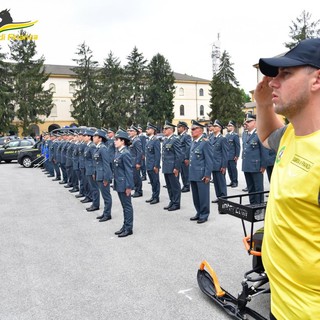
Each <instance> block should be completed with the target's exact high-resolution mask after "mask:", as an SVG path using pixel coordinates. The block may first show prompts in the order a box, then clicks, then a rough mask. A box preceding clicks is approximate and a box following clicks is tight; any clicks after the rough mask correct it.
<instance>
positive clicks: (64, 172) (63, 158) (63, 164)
mask: <svg viewBox="0 0 320 320" xmlns="http://www.w3.org/2000/svg"><path fill="white" fill-rule="evenodd" d="M67 139H68V135H67V131H66V130H64V131H63V132H62V141H61V143H60V145H59V147H58V150H57V152H60V158H59V159H60V168H61V172H62V181H60V182H59V184H66V183H67V182H68V176H67V169H66V153H65V147H66V145H67ZM57 158H58V157H57Z"/></svg>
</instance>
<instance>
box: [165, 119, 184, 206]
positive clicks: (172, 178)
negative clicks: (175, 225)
mask: <svg viewBox="0 0 320 320" xmlns="http://www.w3.org/2000/svg"><path fill="white" fill-rule="evenodd" d="M175 127H176V126H175V125H173V124H172V123H170V122H169V121H167V120H166V122H165V125H164V128H163V130H164V135H165V137H166V138H165V140H164V142H163V145H162V173H163V174H164V179H165V181H166V185H167V190H168V195H169V199H170V202H169V204H168V205H167V206H166V207H164V209H165V210H168V211H174V210H179V209H180V200H181V186H180V182H179V172H180V169H181V163H182V160H183V157H184V155H183V153H182V151H181V145H180V139H179V138H178V137H177V136H176V135H175V134H174V130H175Z"/></svg>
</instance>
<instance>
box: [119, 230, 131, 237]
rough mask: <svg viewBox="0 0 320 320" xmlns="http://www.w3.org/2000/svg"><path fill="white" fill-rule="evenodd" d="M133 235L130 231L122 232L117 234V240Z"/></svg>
mask: <svg viewBox="0 0 320 320" xmlns="http://www.w3.org/2000/svg"><path fill="white" fill-rule="evenodd" d="M131 234H133V232H132V230H130V231H129V230H124V231H123V232H122V233H120V234H118V237H119V238H124V237H127V236H130V235H131Z"/></svg>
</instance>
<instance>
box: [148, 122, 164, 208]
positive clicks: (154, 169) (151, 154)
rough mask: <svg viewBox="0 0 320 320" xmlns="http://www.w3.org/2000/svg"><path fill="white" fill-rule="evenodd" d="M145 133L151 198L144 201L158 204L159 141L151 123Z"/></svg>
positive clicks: (155, 128) (154, 127) (155, 129)
mask: <svg viewBox="0 0 320 320" xmlns="http://www.w3.org/2000/svg"><path fill="white" fill-rule="evenodd" d="M146 133H147V136H148V140H147V145H146V169H147V173H148V176H149V180H150V184H151V188H152V195H151V198H150V199H148V200H146V202H148V203H150V204H156V203H158V202H159V195H160V180H159V169H160V158H161V150H160V149H161V146H160V140H159V139H158V138H157V137H156V134H157V127H156V126H155V125H153V124H152V123H150V122H148V123H147V129H146Z"/></svg>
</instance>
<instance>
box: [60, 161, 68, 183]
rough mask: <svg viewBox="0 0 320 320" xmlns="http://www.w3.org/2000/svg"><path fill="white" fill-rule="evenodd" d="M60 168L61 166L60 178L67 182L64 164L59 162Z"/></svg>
mask: <svg viewBox="0 0 320 320" xmlns="http://www.w3.org/2000/svg"><path fill="white" fill-rule="evenodd" d="M60 168H61V172H62V180H63V181H65V182H67V180H68V176H67V169H66V164H65V163H61V162H60Z"/></svg>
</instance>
